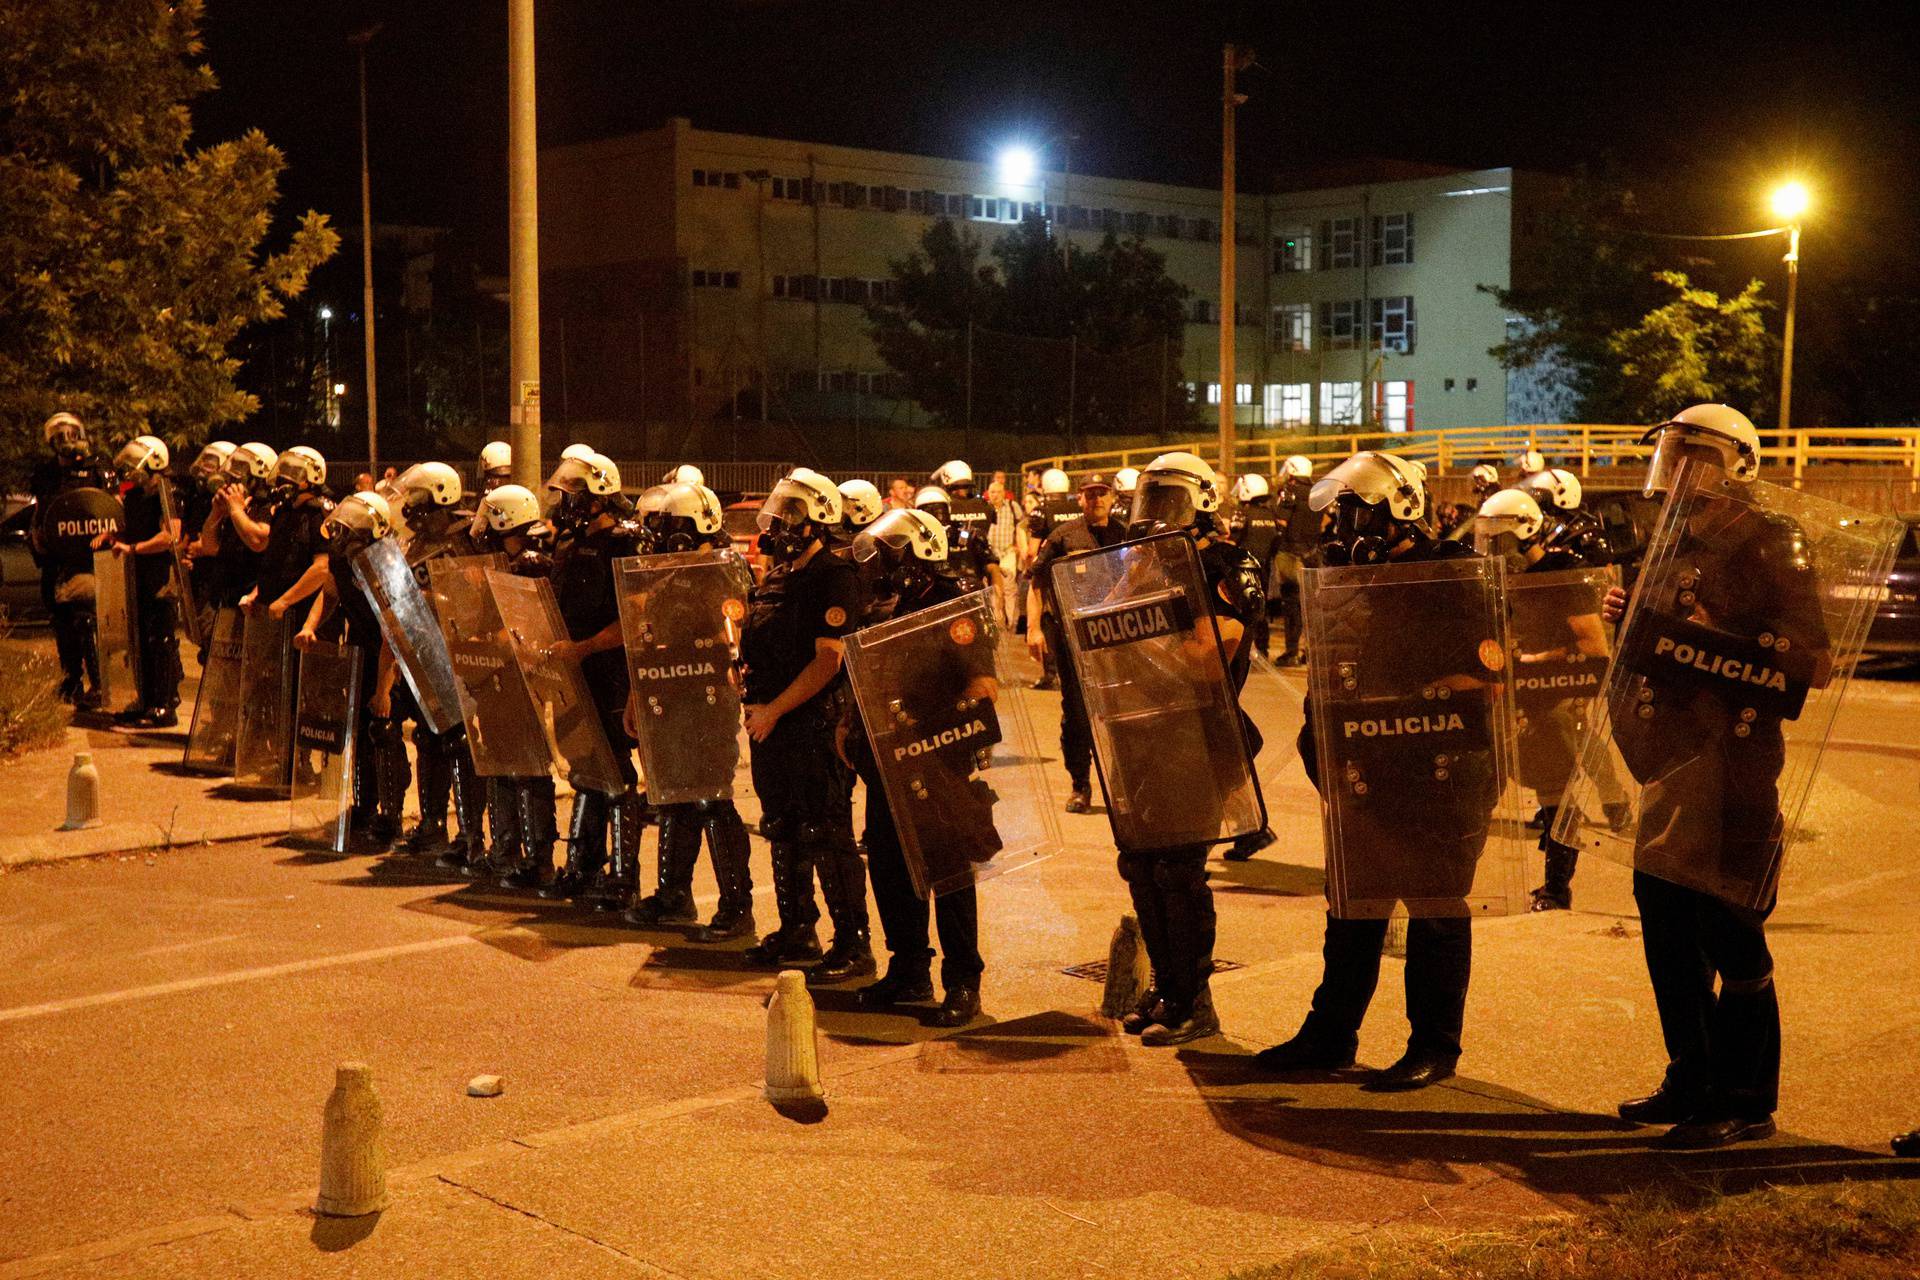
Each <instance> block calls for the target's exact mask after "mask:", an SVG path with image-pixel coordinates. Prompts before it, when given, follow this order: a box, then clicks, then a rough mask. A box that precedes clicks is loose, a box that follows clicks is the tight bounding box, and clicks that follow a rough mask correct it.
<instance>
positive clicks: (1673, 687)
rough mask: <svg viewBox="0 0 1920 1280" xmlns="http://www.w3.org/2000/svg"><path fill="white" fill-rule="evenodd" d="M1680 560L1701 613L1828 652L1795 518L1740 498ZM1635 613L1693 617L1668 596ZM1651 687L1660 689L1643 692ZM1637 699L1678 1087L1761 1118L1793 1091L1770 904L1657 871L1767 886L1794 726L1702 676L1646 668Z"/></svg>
mask: <svg viewBox="0 0 1920 1280" xmlns="http://www.w3.org/2000/svg"><path fill="white" fill-rule="evenodd" d="M1675 559H1676V562H1677V564H1676V567H1678V566H1679V565H1684V566H1686V567H1687V568H1688V569H1689V570H1691V574H1690V575H1688V576H1694V575H1697V583H1696V585H1695V587H1694V590H1695V591H1696V593H1697V607H1698V608H1699V609H1700V610H1702V611H1704V614H1705V616H1707V617H1708V618H1710V619H1711V620H1712V623H1711V625H1712V626H1713V627H1714V628H1716V629H1717V630H1720V631H1723V632H1728V633H1731V634H1733V635H1737V636H1743V637H1745V636H1753V635H1756V634H1759V633H1760V632H1763V631H1770V632H1772V633H1773V634H1775V635H1777V636H1780V637H1782V638H1783V639H1785V640H1787V641H1789V642H1790V645H1789V646H1785V647H1783V648H1784V652H1786V653H1789V654H1799V655H1801V658H1800V661H1802V662H1805V663H1808V664H1811V663H1813V662H1814V661H1815V660H1816V656H1817V655H1819V654H1821V653H1822V652H1824V651H1825V650H1826V649H1827V648H1828V647H1829V644H1830V641H1829V637H1828V636H1827V633H1826V626H1825V622H1824V619H1823V617H1822V614H1821V609H1820V596H1819V591H1818V583H1817V581H1816V578H1815V574H1814V571H1813V564H1812V561H1811V556H1810V552H1809V549H1808V547H1807V544H1806V540H1805V536H1804V535H1803V534H1802V532H1801V531H1800V529H1799V528H1798V527H1796V526H1795V525H1793V524H1792V523H1791V522H1789V521H1787V520H1784V519H1780V518H1777V517H1771V516H1766V515H1761V514H1759V513H1756V512H1753V511H1750V510H1747V509H1745V508H1741V509H1740V514H1739V515H1738V516H1737V517H1736V518H1735V520H1734V522H1733V524H1732V525H1730V526H1728V527H1725V528H1723V529H1721V530H1720V531H1719V532H1718V533H1716V534H1715V536H1714V538H1713V541H1712V543H1711V545H1708V544H1706V543H1703V542H1701V541H1699V540H1698V539H1695V538H1693V537H1690V536H1689V537H1686V538H1684V539H1683V540H1682V543H1681V545H1680V546H1679V548H1678V549H1677V550H1676V552H1675ZM1680 576H1681V575H1679V574H1675V575H1673V576H1672V577H1669V578H1668V579H1667V581H1670V582H1672V581H1676V580H1677V579H1678V578H1679V577H1680ZM1636 607H1640V608H1654V609H1659V610H1661V611H1662V612H1667V613H1676V614H1680V615H1682V616H1685V615H1686V614H1687V613H1689V612H1690V609H1689V607H1688V606H1687V605H1684V604H1681V603H1680V602H1678V601H1665V600H1658V599H1647V600H1645V601H1643V602H1641V603H1640V604H1639V605H1637V606H1636ZM1630 642H1631V637H1630V636H1629V637H1623V644H1626V643H1630ZM1643 692H1645V693H1648V694H1651V695H1652V696H1651V697H1650V698H1648V699H1647V700H1645V701H1644V702H1642V701H1641V694H1642V693H1643ZM1628 694H1629V696H1630V697H1632V698H1633V699H1634V700H1635V705H1636V707H1638V706H1640V705H1644V706H1649V707H1651V708H1652V713H1651V715H1646V716H1642V715H1640V714H1638V713H1637V711H1636V713H1635V714H1632V715H1622V714H1619V713H1618V712H1616V714H1615V715H1614V716H1613V726H1614V740H1615V742H1616V743H1617V744H1618V745H1619V747H1620V751H1621V756H1622V758H1623V759H1624V760H1625V761H1626V764H1627V768H1628V769H1629V770H1630V771H1631V772H1632V773H1633V775H1634V777H1635V778H1637V779H1638V780H1639V781H1640V782H1641V784H1642V790H1641V793H1640V820H1639V827H1638V830H1639V837H1638V843H1637V845H1636V847H1635V849H1634V863H1635V867H1636V870H1635V871H1634V874H1633V894H1634V899H1635V901H1636V902H1637V903H1638V904H1639V906H1640V926H1641V942H1642V945H1643V946H1644V948H1645V950H1646V956H1647V975H1648V977H1649V978H1650V979H1651V980H1652V982H1653V994H1654V1001H1655V1003H1656V1004H1657V1005H1658V1007H1659V1010H1660V1030H1661V1034H1662V1036H1663V1037H1664V1039H1665V1041H1666V1049H1667V1058H1668V1064H1667V1074H1666V1087H1667V1089H1668V1090H1670V1091H1672V1092H1673V1093H1674V1094H1675V1095H1676V1096H1677V1097H1680V1098H1683V1099H1687V1100H1689V1101H1692V1102H1695V1103H1697V1104H1698V1105H1699V1107H1700V1110H1701V1112H1702V1118H1740V1119H1756V1120H1757V1119H1762V1118H1765V1117H1768V1116H1771V1115H1772V1114H1773V1111H1774V1109H1775V1108H1776V1106H1777V1105H1778V1102H1779V1088H1780V1005H1779V1000H1778V998H1777V996H1776V994H1775V992H1774V986H1773V956H1772V953H1771V952H1770V951H1769V950H1768V947H1767V936H1766V927H1765V925H1766V918H1767V916H1768V915H1770V914H1771V913H1772V907H1771V904H1770V905H1769V906H1768V908H1767V909H1766V910H1763V911H1751V910H1748V909H1746V908H1744V907H1739V906H1735V905H1732V904H1730V903H1728V902H1725V901H1723V900H1721V899H1719V898H1717V897H1714V896H1713V895H1712V894H1709V893H1704V892H1701V891H1700V890H1698V889H1690V888H1685V887H1683V886H1681V885H1678V884H1675V883H1673V882H1671V881H1668V880H1664V879H1661V878H1660V877H1659V876H1658V874H1657V873H1658V871H1659V870H1660V868H1661V866H1662V864H1663V863H1669V864H1672V865H1674V866H1676V867H1678V866H1692V867H1703V866H1705V867H1712V866H1719V867H1721V868H1723V869H1724V870H1725V871H1726V873H1727V874H1728V875H1729V877H1730V878H1732V879H1735V880H1743V881H1746V882H1749V883H1754V882H1763V878H1764V877H1765V876H1766V874H1767V868H1768V867H1769V866H1771V865H1773V864H1774V863H1775V860H1776V858H1777V855H1778V850H1779V841H1780V835H1781V829H1782V819H1781V814H1780V795H1779V779H1780V774H1781V771H1782V769H1783V768H1784V766H1785V763H1786V747H1785V741H1784V737H1783V735H1782V731H1781V721H1780V718H1779V716H1778V715H1776V714H1769V713H1767V712H1765V711H1761V712H1760V713H1759V714H1758V715H1757V716H1756V717H1755V718H1753V719H1752V720H1751V721H1750V722H1748V723H1747V725H1746V726H1745V727H1746V729H1747V732H1746V733H1745V734H1738V733H1736V732H1734V723H1735V721H1736V719H1737V718H1738V717H1739V715H1740V712H1739V711H1738V710H1736V708H1735V707H1734V706H1733V705H1732V704H1729V703H1727V702H1723V701H1721V700H1720V698H1718V697H1716V696H1715V695H1714V694H1713V693H1710V692H1708V691H1706V690H1704V689H1702V688H1700V687H1699V686H1697V685H1685V684H1679V683H1674V684H1667V683H1664V682H1656V681H1652V680H1649V679H1647V678H1646V677H1636V678H1635V679H1634V680H1633V681H1632V682H1631V684H1630V686H1629V690H1628ZM1735 696H1737V694H1736V695H1735ZM1716 976H1717V977H1718V978H1719V981H1720V987H1719V992H1718V994H1717V995H1716V993H1715V991H1714V979H1715V977H1716Z"/></svg>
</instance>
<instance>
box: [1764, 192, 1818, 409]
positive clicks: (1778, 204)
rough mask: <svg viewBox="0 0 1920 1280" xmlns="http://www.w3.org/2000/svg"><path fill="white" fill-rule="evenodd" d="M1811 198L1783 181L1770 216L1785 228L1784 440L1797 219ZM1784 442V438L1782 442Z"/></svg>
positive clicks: (1796, 290) (1796, 287)
mask: <svg viewBox="0 0 1920 1280" xmlns="http://www.w3.org/2000/svg"><path fill="white" fill-rule="evenodd" d="M1811 203H1812V197H1810V196H1809V195H1808V194H1807V188H1806V184H1804V183H1801V182H1786V183H1782V184H1781V185H1780V186H1778V187H1776V188H1774V191H1773V216H1774V217H1776V218H1779V219H1781V220H1782V221H1784V222H1785V223H1786V224H1787V225H1786V226H1785V227H1784V228H1782V230H1784V231H1785V232H1786V233H1787V257H1786V263H1787V324H1786V332H1785V333H1784V334H1783V335H1782V336H1781V340H1780V433H1781V436H1782V437H1783V438H1784V437H1785V435H1786V432H1787V429H1788V425H1789V423H1790V422H1791V421H1792V419H1791V417H1790V416H1789V415H1790V414H1791V413H1792V410H1793V318H1794V304H1795V303H1796V302H1797V301H1798V300H1799V294H1800V219H1801V218H1803V217H1805V216H1806V212H1807V206H1808V205H1809V204H1811ZM1783 443H1784V439H1783Z"/></svg>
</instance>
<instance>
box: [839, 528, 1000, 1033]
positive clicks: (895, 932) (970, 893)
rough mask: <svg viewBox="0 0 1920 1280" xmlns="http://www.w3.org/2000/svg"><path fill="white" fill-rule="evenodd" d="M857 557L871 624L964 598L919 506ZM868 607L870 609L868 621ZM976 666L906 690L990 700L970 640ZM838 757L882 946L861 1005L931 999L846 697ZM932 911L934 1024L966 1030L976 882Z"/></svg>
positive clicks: (864, 743) (882, 792)
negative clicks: (874, 592) (858, 812)
mask: <svg viewBox="0 0 1920 1280" xmlns="http://www.w3.org/2000/svg"><path fill="white" fill-rule="evenodd" d="M853 554H854V558H855V559H856V560H858V561H861V562H862V563H867V564H872V565H874V566H876V573H875V580H876V582H877V583H878V585H879V590H880V602H881V603H880V605H879V612H880V613H881V615H882V616H879V617H874V618H873V621H875V622H884V621H887V620H889V619H892V618H904V617H906V616H908V615H909V614H913V613H918V612H919V611H920V610H922V609H929V608H932V607H933V606H935V605H939V604H945V603H946V602H947V601H949V600H957V599H959V598H961V597H962V596H964V595H965V594H967V593H966V591H965V589H964V588H963V586H962V585H961V583H960V581H959V579H957V578H956V577H954V575H953V574H952V573H951V572H949V571H948V568H947V531H946V529H945V528H943V527H942V526H941V524H940V522H939V521H938V520H936V519H934V518H933V517H932V516H930V515H929V514H928V513H926V512H924V511H892V512H888V513H887V514H886V515H884V516H882V517H881V518H880V519H878V520H876V521H874V523H873V524H872V526H870V527H869V528H868V529H867V531H866V532H865V533H864V534H862V535H861V536H860V537H859V538H857V539H856V540H855V542H854V550H853ZM873 612H874V611H872V610H870V611H869V616H870V617H871V616H872V614H873ZM973 651H974V654H975V657H976V658H977V660H978V661H979V662H981V663H984V667H983V668H982V669H977V670H969V671H966V672H963V673H960V678H959V679H950V678H949V679H943V678H941V677H942V674H943V673H938V672H926V673H925V678H926V681H925V682H926V685H927V687H926V688H925V689H924V690H917V691H916V690H907V691H905V696H906V697H907V698H908V700H909V701H911V699H912V697H913V695H914V694H915V692H919V693H921V694H922V696H923V697H926V698H929V699H931V698H941V699H942V700H943V706H942V709H943V710H946V711H949V712H950V710H951V707H952V705H953V704H952V701H951V699H950V698H949V697H948V695H949V694H950V693H951V692H952V691H953V690H954V689H960V688H964V689H965V690H966V692H967V694H968V696H970V697H984V698H987V699H989V700H991V699H992V698H993V697H994V696H995V695H996V694H997V692H998V686H997V685H996V684H995V683H994V679H993V651H992V647H991V646H989V645H975V646H973ZM840 740H841V744H842V755H843V757H844V758H845V759H846V760H847V761H848V762H849V763H850V764H851V765H852V766H853V768H854V771H855V772H856V773H857V774H858V775H859V777H860V780H861V782H863V783H864V784H865V785H866V789H867V805H866V815H867V827H866V834H865V837H864V841H863V842H864V844H865V846H866V850H867V869H868V872H869V874H871V876H872V877H873V897H874V902H875V904H876V905H877V906H878V907H879V909H880V931H881V934H882V936H883V938H884V940H885V942H886V947H887V954H888V960H887V972H886V976H885V977H883V978H880V979H878V980H877V981H875V982H873V983H870V984H869V985H867V986H866V987H863V988H862V989H861V991H860V1004H861V1006H862V1007H863V1008H867V1009H891V1008H894V1007H895V1006H897V1005H902V1004H913V1003H916V1002H920V1001H925V1000H931V999H932V998H933V947H932V946H931V945H930V943H929V940H928V936H927V915H928V906H927V903H926V901H925V900H923V899H922V898H921V897H920V896H919V895H918V894H917V893H915V892H914V888H913V877H912V875H911V874H910V873H909V872H908V870H907V862H906V855H905V853H904V852H902V849H901V844H900V833H899V830H898V828H897V827H896V826H895V825H894V818H893V811H892V809H891V807H890V805H889V801H888V798H887V793H886V787H885V784H884V783H883V782H882V780H881V773H880V767H879V763H878V762H877V761H876V760H875V759H874V755H873V747H872V743H871V742H870V741H869V739H868V737H867V730H866V726H865V724H864V722H863V721H862V719H861V716H860V710H859V707H858V706H857V705H856V704H855V703H854V700H853V699H852V698H848V699H847V700H846V718H845V720H844V722H843V724H842V726H841V728H840ZM932 915H933V919H934V922H935V924H936V925H937V927H938V929H939V933H940V986H941V989H942V990H943V991H944V992H945V995H944V997H943V1000H942V1002H941V1005H940V1008H939V1010H938V1012H936V1013H935V1014H934V1017H933V1020H934V1024H935V1025H936V1026H942V1027H962V1026H965V1025H966V1024H967V1023H969V1022H971V1021H973V1019H974V1018H975V1017H977V1016H978V1015H979V1013H980V975H981V973H982V972H983V971H984V970H985V967H986V966H985V964H984V962H983V961H982V960H981V958H980V915H979V905H978V902H977V896H976V894H975V893H974V889H973V886H972V885H970V884H969V885H965V886H963V887H960V888H955V889H950V890H948V891H947V892H944V893H941V894H938V895H937V896H935V898H934V900H933V906H932Z"/></svg>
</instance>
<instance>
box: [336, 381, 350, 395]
mask: <svg viewBox="0 0 1920 1280" xmlns="http://www.w3.org/2000/svg"><path fill="white" fill-rule="evenodd" d="M333 394H335V395H336V396H343V397H344V396H345V395H346V394H347V384H346V383H344V382H336V383H334V384H333Z"/></svg>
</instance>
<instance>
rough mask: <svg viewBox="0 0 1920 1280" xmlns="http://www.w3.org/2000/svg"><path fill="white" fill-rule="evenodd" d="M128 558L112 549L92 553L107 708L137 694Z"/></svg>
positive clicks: (135, 621) (136, 626) (134, 601)
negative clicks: (116, 553)
mask: <svg viewBox="0 0 1920 1280" xmlns="http://www.w3.org/2000/svg"><path fill="white" fill-rule="evenodd" d="M131 560H132V557H131V556H126V557H122V556H117V555H115V554H114V553H113V552H111V551H96V552H94V553H93V611H94V643H95V644H96V645H97V646H98V647H99V652H100V683H101V684H102V685H103V686H104V688H105V692H106V696H107V707H108V708H109V709H110V710H114V709H117V707H116V705H115V704H117V703H124V702H130V701H131V700H133V699H135V698H138V697H139V696H140V599H139V597H138V596H136V595H135V594H134V576H135V575H134V572H133V565H132V564H131V563H130V561H131Z"/></svg>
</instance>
